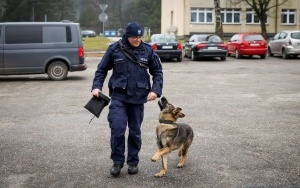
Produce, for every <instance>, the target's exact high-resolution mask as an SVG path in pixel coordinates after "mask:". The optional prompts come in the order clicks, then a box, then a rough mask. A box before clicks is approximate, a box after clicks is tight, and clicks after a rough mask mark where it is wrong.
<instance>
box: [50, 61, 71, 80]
mask: <svg viewBox="0 0 300 188" xmlns="http://www.w3.org/2000/svg"><path fill="white" fill-rule="evenodd" d="M47 74H48V76H49V77H50V78H51V80H55V81H58V80H63V79H65V78H66V77H67V75H68V67H67V65H66V64H64V63H63V62H61V61H54V62H52V63H51V64H50V65H49V67H48V69H47Z"/></svg>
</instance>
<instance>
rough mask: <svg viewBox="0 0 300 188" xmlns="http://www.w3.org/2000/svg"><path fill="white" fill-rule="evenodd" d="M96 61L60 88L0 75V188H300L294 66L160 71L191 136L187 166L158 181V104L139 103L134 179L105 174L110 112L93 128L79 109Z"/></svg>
mask: <svg viewBox="0 0 300 188" xmlns="http://www.w3.org/2000/svg"><path fill="white" fill-rule="evenodd" d="M99 60H100V58H99V57H88V58H87V59H86V63H87V65H88V68H87V70H86V71H82V72H73V73H69V75H68V78H67V79H66V80H64V81H51V80H50V79H49V78H48V77H47V76H45V75H22V76H0V104H1V107H0V116H1V119H0V187H1V188H43V187H45V188H46V187H47V188H90V187H92V188H98V187H100V188H102V187H103V188H110V187H111V188H115V187H126V188H140V187H145V188H146V187H147V188H148V187H149V188H152V187H153V188H157V187H164V188H173V187H177V188H181V187H182V188H195V187H197V188H198V187H249V188H250V187H287V188H293V187H300V158H299V156H300V148H299V145H300V61H299V58H298V59H289V60H283V59H281V58H279V57H267V59H265V60H261V59H259V58H258V57H253V58H243V59H235V58H233V57H228V58H227V60H226V61H219V60H209V59H206V60H200V61H190V60H189V59H184V60H183V62H176V61H164V62H162V66H163V70H164V89H163V95H164V96H165V97H167V99H168V100H169V102H171V103H172V104H174V105H175V106H177V107H181V108H182V109H183V111H182V112H183V113H184V114H185V115H186V116H185V117H184V118H183V119H179V122H184V123H188V124H190V125H191V126H192V127H193V129H194V133H195V136H194V141H193V143H192V145H191V148H190V150H189V154H188V158H187V161H186V164H185V166H184V167H183V168H182V169H178V168H176V166H177V164H178V163H179V160H180V159H179V157H178V156H177V152H172V153H170V155H169V158H168V170H167V173H166V176H165V177H163V178H155V177H154V174H155V173H157V172H159V170H160V168H161V161H160V160H158V161H157V162H152V161H151V157H152V155H153V154H154V153H155V152H156V150H157V146H156V135H155V127H156V126H157V124H158V114H159V107H158V105H157V101H153V102H148V103H146V104H145V118H144V122H143V125H142V139H143V145H142V149H141V152H140V164H139V169H140V171H139V173H138V174H137V175H129V174H127V165H125V166H124V168H123V169H122V172H121V175H120V177H118V178H112V177H111V176H110V175H109V169H110V167H111V165H112V162H111V160H110V158H109V157H110V144H109V137H110V129H109V127H108V123H107V118H106V117H107V113H108V107H106V108H105V109H104V110H103V111H102V113H101V115H100V118H99V119H97V118H95V119H94V120H93V121H92V122H91V124H89V121H90V119H91V118H92V117H93V116H92V114H90V113H89V112H88V111H87V110H86V109H84V108H83V106H84V105H85V104H86V103H87V101H88V100H89V99H90V97H91V93H90V90H91V84H92V79H93V76H94V72H95V70H96V66H97V63H98V62H99ZM109 75H110V73H109ZM109 75H108V76H109ZM107 80H108V79H107ZM107 80H106V83H105V85H107ZM103 92H104V94H108V90H107V88H104V90H103Z"/></svg>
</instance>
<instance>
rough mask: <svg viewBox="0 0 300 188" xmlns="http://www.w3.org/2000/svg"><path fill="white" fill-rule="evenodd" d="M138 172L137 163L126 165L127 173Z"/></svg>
mask: <svg viewBox="0 0 300 188" xmlns="http://www.w3.org/2000/svg"><path fill="white" fill-rule="evenodd" d="M138 172H139V168H138V166H137V165H129V166H128V174H137V173H138Z"/></svg>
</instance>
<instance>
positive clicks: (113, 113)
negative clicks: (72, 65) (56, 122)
mask: <svg viewBox="0 0 300 188" xmlns="http://www.w3.org/2000/svg"><path fill="white" fill-rule="evenodd" d="M142 36H143V28H142V26H141V25H140V24H139V23H137V22H131V23H129V24H128V25H127V27H126V32H125V34H124V35H123V36H122V39H121V43H122V44H120V43H119V42H115V43H113V44H111V45H110V46H109V47H108V49H107V51H106V53H105V55H104V56H103V58H102V60H101V61H100V63H99V64H98V68H97V71H96V72H95V77H94V80H93V86H92V94H93V95H94V96H98V93H99V92H101V91H102V88H103V82H104V80H105V78H106V75H107V72H108V71H109V70H112V75H111V77H110V79H109V82H108V87H109V93H110V97H111V104H110V106H109V113H108V117H107V119H108V122H109V127H110V129H111V138H110V144H111V159H112V161H113V166H112V167H111V169H110V174H111V175H113V176H118V175H119V174H120V171H121V168H123V164H124V163H125V162H126V163H127V165H128V174H137V173H138V163H139V155H138V154H139V151H140V149H141V145H142V138H141V124H142V121H143V117H144V103H146V102H147V101H152V100H155V99H156V98H157V97H160V96H161V94H162V87H163V72H162V66H161V62H160V59H159V57H158V56H157V55H156V54H155V53H154V51H153V50H152V49H151V46H150V45H148V44H147V43H144V42H143V41H142ZM122 46H123V48H124V49H125V50H126V51H127V52H130V53H132V54H133V55H134V56H131V57H136V59H137V60H138V61H134V58H133V60H132V58H130V56H128V54H127V56H126V55H125V54H126V53H124V49H123V50H122V49H121V47H122ZM148 72H149V73H150V74H149V73H148ZM150 75H151V77H152V84H151V82H150ZM127 126H128V128H129V134H128V138H127V142H128V143H127V145H128V148H127V149H128V152H127V153H128V155H127V159H126V161H125V154H124V153H125V131H126V128H127Z"/></svg>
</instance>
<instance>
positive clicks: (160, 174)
mask: <svg viewBox="0 0 300 188" xmlns="http://www.w3.org/2000/svg"><path fill="white" fill-rule="evenodd" d="M164 175H165V173H162V172H159V173H157V174H155V175H154V177H156V178H161V177H163V176H164Z"/></svg>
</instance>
